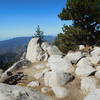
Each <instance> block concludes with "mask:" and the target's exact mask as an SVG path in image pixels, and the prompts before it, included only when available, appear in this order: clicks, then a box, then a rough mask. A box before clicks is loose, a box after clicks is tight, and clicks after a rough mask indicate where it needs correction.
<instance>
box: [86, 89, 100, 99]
mask: <svg viewBox="0 0 100 100" xmlns="http://www.w3.org/2000/svg"><path fill="white" fill-rule="evenodd" d="M84 100H100V89H96V90H94V91H92V92H90V93H89V94H88V95H87V96H86V97H85V98H84Z"/></svg>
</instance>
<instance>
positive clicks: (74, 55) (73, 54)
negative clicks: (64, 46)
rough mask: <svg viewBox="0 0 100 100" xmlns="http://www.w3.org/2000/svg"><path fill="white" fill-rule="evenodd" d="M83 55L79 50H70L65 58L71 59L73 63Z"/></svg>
mask: <svg viewBox="0 0 100 100" xmlns="http://www.w3.org/2000/svg"><path fill="white" fill-rule="evenodd" d="M82 57H83V55H82V53H81V52H80V51H77V52H69V53H68V54H67V55H66V56H65V58H64V59H66V58H67V59H69V60H70V61H71V62H72V63H77V62H78V60H79V59H81V58H82Z"/></svg>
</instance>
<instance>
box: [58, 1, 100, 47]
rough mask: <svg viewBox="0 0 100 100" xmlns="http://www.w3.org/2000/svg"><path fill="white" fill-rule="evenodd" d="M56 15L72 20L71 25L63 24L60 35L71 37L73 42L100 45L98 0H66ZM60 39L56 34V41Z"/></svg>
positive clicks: (99, 6)
mask: <svg viewBox="0 0 100 100" xmlns="http://www.w3.org/2000/svg"><path fill="white" fill-rule="evenodd" d="M58 16H59V18H60V19H61V20H66V21H67V20H71V21H72V22H73V24H72V26H69V27H68V26H64V30H63V33H62V35H64V36H65V35H66V36H67V37H68V38H69V39H70V41H71V39H72V38H73V39H72V41H74V44H76V45H77V44H89V45H100V0H67V3H66V8H63V10H62V12H61V13H60V14H59V15H58ZM65 27H66V28H65ZM73 29H74V31H73ZM75 30H76V31H75ZM74 32H75V33H74ZM70 35H72V36H70ZM66 36H65V37H66ZM76 38H77V39H76ZM61 39H62V37H60V36H59V35H58V38H57V41H59V40H61ZM66 41H67V38H66ZM70 41H69V42H70ZM67 42H68V41H67ZM58 46H59V44H58Z"/></svg>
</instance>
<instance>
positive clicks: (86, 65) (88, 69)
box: [75, 58, 96, 77]
mask: <svg viewBox="0 0 100 100" xmlns="http://www.w3.org/2000/svg"><path fill="white" fill-rule="evenodd" d="M95 71H96V70H95V69H94V68H93V67H92V66H91V63H90V62H89V60H88V59H86V58H82V59H81V60H80V61H79V62H78V63H77V68H76V70H75V74H76V75H78V76H81V77H84V76H88V75H90V74H91V73H93V72H95Z"/></svg>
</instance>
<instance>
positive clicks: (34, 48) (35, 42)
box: [26, 38, 44, 63]
mask: <svg viewBox="0 0 100 100" xmlns="http://www.w3.org/2000/svg"><path fill="white" fill-rule="evenodd" d="M43 54H44V52H43V50H42V48H41V41H40V39H39V38H32V39H31V40H30V42H29V44H28V48H27V53H26V59H28V60H29V61H31V62H32V63H33V62H37V61H41V60H43Z"/></svg>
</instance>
